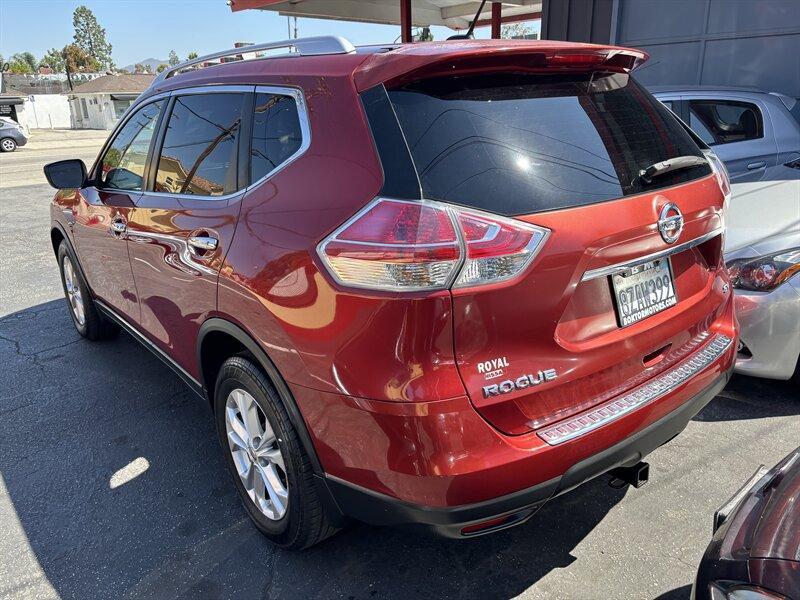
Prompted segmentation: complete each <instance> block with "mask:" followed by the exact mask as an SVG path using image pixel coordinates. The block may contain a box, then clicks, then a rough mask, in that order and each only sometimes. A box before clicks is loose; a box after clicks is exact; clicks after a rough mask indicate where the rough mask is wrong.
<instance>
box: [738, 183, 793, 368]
mask: <svg viewBox="0 0 800 600" xmlns="http://www.w3.org/2000/svg"><path fill="white" fill-rule="evenodd" d="M798 202H800V196H798ZM798 206H799V207H800V204H798ZM798 210H800V208H799V209H798ZM725 258H726V264H727V266H728V273H729V274H730V277H731V284H732V285H733V287H734V289H735V307H736V316H737V318H738V319H739V324H740V325H741V338H740V341H741V346H740V348H739V352H738V355H737V359H736V370H737V371H739V372H741V373H745V374H747V375H755V376H757V377H769V378H774V379H789V378H790V377H792V375H793V374H794V375H795V377H797V378H798V379H800V363H799V362H798V357H799V356H800V231H791V232H789V233H784V234H779V235H775V236H772V237H769V238H767V239H765V240H762V241H759V242H757V243H754V244H750V245H747V246H745V247H743V248H741V249H739V250H737V251H735V252H732V253H729V254H728V255H726V257H725Z"/></svg>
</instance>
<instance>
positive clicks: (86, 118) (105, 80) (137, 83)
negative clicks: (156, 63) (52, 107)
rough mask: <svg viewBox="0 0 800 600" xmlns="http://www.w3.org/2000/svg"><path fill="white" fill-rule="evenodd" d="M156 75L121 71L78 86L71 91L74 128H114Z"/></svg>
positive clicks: (70, 101) (70, 99)
mask: <svg viewBox="0 0 800 600" xmlns="http://www.w3.org/2000/svg"><path fill="white" fill-rule="evenodd" d="M153 79H155V75H147V74H139V73H121V74H117V75H104V76H103V77H98V78H97V79H93V80H91V81H87V82H86V83H83V84H81V85H79V86H76V87H75V89H73V90H72V92H70V93H69V103H70V111H71V113H72V127H74V128H76V129H113V128H114V125H116V123H117V121H118V120H119V118H120V117H121V116H122V115H123V114H124V113H125V111H126V110H128V107H129V106H130V105H131V104H132V103H133V101H134V100H136V98H137V97H138V96H139V94H141V93H142V92H143V91H145V90H146V89H147V88H148V87H149V86H150V84H151V83H152V82H153Z"/></svg>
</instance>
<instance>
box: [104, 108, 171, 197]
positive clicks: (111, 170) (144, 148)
mask: <svg viewBox="0 0 800 600" xmlns="http://www.w3.org/2000/svg"><path fill="white" fill-rule="evenodd" d="M163 106H164V101H163V100H158V101H156V102H151V103H150V104H148V105H146V106H143V107H142V108H140V109H139V110H138V111H137V112H136V113H135V114H134V115H133V116H132V117H131V118H130V119H128V120H127V122H126V123H125V125H123V126H122V129H120V131H119V133H118V134H117V137H115V138H114V141H112V142H111V145H110V146H109V147H108V150H106V153H105V154H104V155H103V160H102V161H100V183H101V187H104V188H112V189H118V190H126V191H140V190H141V189H142V183H143V177H144V166H145V163H146V162H147V153H148V151H149V150H150V142H151V140H152V139H153V132H154V131H155V128H156V122H157V121H158V115H159V114H161V109H162V108H163Z"/></svg>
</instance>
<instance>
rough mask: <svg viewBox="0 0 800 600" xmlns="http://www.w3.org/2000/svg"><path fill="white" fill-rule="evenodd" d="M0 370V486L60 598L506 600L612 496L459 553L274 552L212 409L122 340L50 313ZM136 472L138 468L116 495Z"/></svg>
mask: <svg viewBox="0 0 800 600" xmlns="http://www.w3.org/2000/svg"><path fill="white" fill-rule="evenodd" d="M0 360H2V364H3V365H4V369H5V375H4V377H3V379H2V383H0V397H1V398H2V399H3V400H2V404H0V417H2V418H0V439H2V440H3V451H2V454H0V474H1V475H2V478H3V481H4V483H5V486H6V488H7V491H8V495H9V497H10V503H11V504H12V505H13V510H14V511H15V512H16V517H17V519H18V521H19V523H20V525H21V530H22V533H24V536H25V538H27V539H26V542H25V543H27V545H28V546H29V547H30V548H31V550H32V551H33V553H34V554H35V557H36V560H37V561H38V563H39V565H40V567H41V569H42V571H43V574H44V576H45V577H46V578H47V579H48V581H49V584H50V585H51V586H52V587H53V588H54V589H55V591H56V592H57V593H58V594H60V595H61V596H62V597H63V598H111V597H113V598H126V597H170V598H174V597H184V598H215V597H233V596H238V597H243V598H254V597H260V598H266V597H276V598H277V597H280V598H310V597H326V598H327V597H343V598H354V599H355V598H385V597H390V596H391V597H417V596H420V595H425V596H431V595H433V596H439V597H443V598H447V597H478V596H479V597H482V598H488V597H497V598H506V597H511V596H514V595H517V594H519V593H521V592H523V591H524V590H526V589H527V588H529V587H530V586H531V585H532V584H534V583H535V582H536V581H537V580H538V579H540V578H541V577H542V576H544V575H545V574H547V573H548V572H550V571H551V570H552V569H556V568H562V567H566V566H567V565H569V564H570V563H571V562H572V561H573V560H574V558H573V557H572V556H571V555H570V551H571V550H572V549H573V548H574V547H575V545H576V544H577V543H578V542H580V541H581V540H582V539H583V538H584V537H585V536H586V535H587V534H588V533H589V532H590V531H591V530H592V529H593V528H594V527H595V526H596V524H597V523H598V522H599V521H600V520H602V519H603V517H604V516H605V515H606V513H607V512H608V511H609V509H610V508H611V507H612V506H614V505H615V504H616V503H617V502H619V501H620V500H621V498H622V497H623V496H624V493H623V492H620V491H615V490H612V489H611V488H609V487H608V486H607V485H606V484H605V482H604V481H599V480H598V481H596V482H594V483H591V484H589V485H587V486H584V487H583V488H581V489H580V490H578V491H576V492H574V493H572V494H569V495H567V496H566V497H564V498H562V499H560V500H558V501H557V502H554V503H552V504H550V505H549V506H546V507H545V508H544V509H542V511H541V512H540V514H539V515H538V518H535V519H534V520H532V521H531V522H529V523H528V524H527V525H525V526H523V527H519V528H517V529H514V530H512V531H508V532H505V533H500V534H497V535H494V536H489V537H482V538H477V539H475V540H470V541H464V542H458V541H449V540H444V539H438V538H433V537H427V536H423V535H416V534H410V533H406V532H403V531H399V530H393V529H381V528H372V527H368V526H363V525H361V526H355V527H353V528H352V529H350V530H349V531H346V532H344V533H342V534H340V535H338V536H337V537H335V538H333V539H332V540H329V541H328V542H326V543H325V544H323V545H321V546H319V547H317V548H314V549H312V550H310V551H307V552H304V553H301V554H297V553H288V552H283V551H276V550H275V549H274V547H273V546H271V545H270V544H269V543H268V542H266V541H265V540H264V539H263V538H262V537H261V536H260V535H259V534H258V533H257V532H256V531H255V530H254V529H253V528H252V527H251V526H250V524H249V522H248V521H247V520H246V518H245V514H244V511H243V509H242V508H241V506H240V505H239V502H238V499H237V497H236V495H235V492H234V488H233V486H232V485H231V484H230V482H229V480H228V475H227V473H226V472H225V470H224V466H223V462H222V460H221V455H220V451H219V447H218V444H217V441H216V438H215V432H214V428H213V423H212V420H211V414H210V411H209V409H208V408H207V407H206V406H205V405H204V403H203V401H202V400H200V399H199V398H197V397H195V396H194V395H192V393H191V392H190V391H188V390H187V389H186V388H185V387H184V386H183V384H182V383H181V382H180V381H179V380H178V379H177V378H176V377H175V376H173V375H172V373H171V372H169V371H168V370H167V369H166V367H164V366H163V365H162V364H161V363H160V362H159V361H158V360H157V359H156V358H155V357H152V356H151V355H150V354H149V353H148V352H147V351H146V350H144V349H143V348H141V347H140V346H138V345H137V344H136V343H135V342H134V341H133V340H132V339H131V338H130V337H129V336H127V335H124V334H122V335H120V336H119V338H118V339H117V340H114V341H111V342H103V343H90V342H86V341H84V340H82V339H80V338H79V337H78V336H77V334H76V333H75V332H74V330H73V329H72V325H71V323H70V321H69V317H68V315H67V312H66V310H65V307H64V305H63V301H62V300H59V301H53V302H48V303H45V304H42V305H39V306H36V307H33V308H30V309H27V310H23V311H20V312H17V313H14V314H12V315H9V316H7V317H5V318H2V319H0ZM137 459H139V460H137ZM141 459H145V460H146V461H147V462H146V463H144V462H143V461H142V460H141ZM133 461H136V463H135V464H136V465H139V466H141V465H143V464H146V465H149V466H148V468H147V470H145V471H144V472H143V473H141V474H140V475H138V476H137V477H135V478H134V479H132V480H130V481H128V482H127V483H124V484H122V485H119V486H118V487H115V488H113V489H112V485H111V480H112V476H113V475H114V474H115V473H117V472H118V471H119V470H120V469H124V468H125V467H126V466H127V465H130V464H131V463H132V462H133ZM118 478H119V475H118V476H117V477H115V478H114V480H115V481H116V480H117V479H118ZM122 479H123V480H124V479H125V478H124V477H123V478H122ZM12 567H13V564H12ZM2 593H8V594H11V595H13V593H14V590H13V589H8V588H6V589H5V590H0V594H2Z"/></svg>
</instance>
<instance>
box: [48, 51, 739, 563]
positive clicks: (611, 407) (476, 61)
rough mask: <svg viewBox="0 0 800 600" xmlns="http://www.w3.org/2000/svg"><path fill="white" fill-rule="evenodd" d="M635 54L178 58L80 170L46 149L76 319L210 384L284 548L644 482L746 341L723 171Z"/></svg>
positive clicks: (222, 428) (477, 522) (505, 519)
mask: <svg viewBox="0 0 800 600" xmlns="http://www.w3.org/2000/svg"><path fill="white" fill-rule="evenodd" d="M280 48H284V49H285V50H286V52H285V53H284V54H277V55H276V51H278V50H279V49H280ZM645 59H646V55H645V54H643V53H642V52H638V51H635V50H630V49H626V48H618V47H612V46H595V45H586V44H571V43H561V42H548V41H544V42H530V41H491V42H488V41H480V42H479V41H474V40H464V41H447V42H441V43H420V44H411V45H398V46H386V47H369V48H354V47H353V46H352V45H351V44H350V43H348V42H347V41H346V40H343V39H341V38H336V37H319V38H309V39H305V40H291V41H287V42H280V43H275V44H262V45H259V46H252V47H248V48H246V49H241V48H240V49H237V50H232V51H230V52H220V53H218V54H215V55H211V56H207V57H203V58H200V59H197V60H196V61H191V62H189V63H185V64H183V65H180V66H178V67H175V68H172V69H169V70H168V71H166V72H165V73H163V74H162V75H161V76H160V77H159V78H158V79H156V81H155V82H154V83H153V85H152V86H151V88H150V89H149V90H147V91H146V92H145V93H144V94H142V96H141V97H140V98H139V99H138V100H137V101H136V103H135V104H134V105H133V106H132V107H131V108H130V109H129V111H128V112H127V113H126V114H125V115H124V117H123V118H122V119H121V120H120V122H119V124H118V126H117V128H116V129H115V131H114V132H113V133H112V134H111V136H110V138H109V140H108V142H107V143H106V145H105V147H104V148H103V150H102V151H101V153H100V156H99V158H98V159H97V162H96V163H95V164H94V166H93V167H92V168H91V169H90V170H89V171H88V172H87V169H86V167H85V166H84V165H83V163H82V162H80V161H61V162H59V163H53V164H50V165H48V166H47V167H45V171H46V174H47V177H48V180H49V181H50V183H51V184H52V185H53V186H54V187H56V188H58V189H59V192H58V194H57V195H56V197H55V200H54V202H53V204H52V229H51V236H52V243H53V249H54V251H55V252H56V255H57V257H58V264H59V267H60V270H61V275H62V279H63V284H64V290H65V293H66V296H67V299H68V301H69V306H70V309H71V314H72V319H73V321H74V322H75V326H76V327H77V329H78V331H79V332H80V333H81V334H82V335H83V336H85V337H87V338H88V339H91V340H95V339H100V338H103V337H106V336H109V335H113V334H114V333H115V331H116V330H117V329H118V328H120V327H121V328H123V329H125V330H126V331H128V332H129V333H130V334H131V335H133V336H134V337H135V338H136V339H137V340H139V341H140V342H141V343H142V344H144V345H145V346H147V347H148V348H149V349H150V350H152V351H153V352H155V354H157V355H158V356H159V357H160V358H161V359H163V360H164V362H166V363H167V364H168V365H169V366H170V367H172V369H174V370H175V371H176V372H177V374H178V375H179V376H180V377H182V378H183V379H184V380H185V381H186V383H188V385H190V386H191V387H192V389H194V390H195V391H196V392H197V393H198V394H199V395H201V396H202V397H204V398H207V399H208V401H209V402H210V403H211V405H212V406H213V409H214V414H215V418H216V423H217V429H218V432H219V437H220V441H221V443H222V447H223V453H224V455H225V460H226V462H227V465H228V467H229V468H230V470H231V474H232V477H233V481H234V483H235V485H236V488H237V489H238V491H239V494H240V495H241V497H242V500H243V502H244V506H245V508H246V509H247V512H248V513H249V515H250V516H251V517H252V519H253V521H254V522H255V524H256V526H257V527H258V528H259V529H260V530H261V531H262V532H264V533H265V534H266V535H267V536H268V537H269V538H270V539H271V540H273V541H274V542H276V543H277V544H280V545H282V546H286V547H291V548H303V547H307V546H310V545H312V544H314V543H316V542H319V541H320V540H322V539H324V538H325V537H327V536H328V535H330V534H331V533H332V532H334V531H336V530H337V529H338V528H340V527H342V526H343V525H344V524H345V523H346V522H347V521H348V520H349V519H351V518H352V519H358V520H362V521H366V522H367V523H373V524H383V525H386V524H393V525H407V526H416V527H422V528H427V529H431V530H434V531H437V532H439V533H441V534H444V535H447V536H452V537H468V536H474V535H479V534H483V533H488V532H490V531H496V530H499V529H504V528H507V527H511V526H513V525H517V524H519V523H522V522H524V521H525V520H527V519H528V518H529V517H530V516H531V515H532V514H533V513H534V512H535V511H536V509H537V508H538V507H539V506H541V505H542V503H543V502H545V501H547V500H548V499H550V498H553V497H555V496H557V495H559V494H562V493H564V492H566V491H567V490H570V489H572V488H574V487H575V486H577V485H579V484H580V483H582V482H584V481H587V480H588V479H591V478H593V477H595V476H597V475H600V474H603V473H607V472H613V474H614V475H615V476H617V477H618V478H620V479H622V480H623V481H625V482H628V483H633V484H635V485H639V484H641V483H642V482H643V481H644V480H646V478H647V465H646V463H643V462H642V458H643V457H644V456H645V455H647V454H648V453H649V452H651V451H652V450H654V449H655V448H657V447H659V446H660V445H662V444H664V443H665V442H667V441H668V440H670V439H671V438H673V437H674V436H675V435H677V434H678V433H679V432H680V431H681V430H682V429H683V428H684V427H685V426H686V424H687V422H688V421H689V420H690V419H691V418H692V417H693V416H694V415H695V414H696V413H697V412H698V411H699V410H700V409H701V408H702V407H703V406H704V405H705V404H706V403H707V402H708V401H709V400H710V399H711V398H713V397H714V395H716V394H717V393H718V392H719V391H720V390H721V389H722V388H723V386H724V385H725V383H726V381H727V379H728V376H729V373H730V369H731V365H732V361H733V358H734V354H735V350H736V344H737V339H736V338H737V333H736V325H735V322H734V318H733V312H732V303H731V291H730V287H729V283H728V280H727V275H726V271H725V268H724V265H723V263H722V236H723V227H724V206H725V203H726V200H727V196H728V193H729V188H728V180H727V174H726V173H725V171H724V167H723V166H722V165H721V164H720V162H719V161H718V160H717V159H716V157H715V156H714V155H713V154H712V153H710V152H709V151H708V150H707V148H704V147H702V142H700V141H699V140H697V139H696V138H695V137H693V134H691V132H690V131H689V130H687V128H686V127H685V126H684V125H683V124H682V123H681V122H680V121H679V120H678V119H677V118H676V117H674V116H673V115H672V113H670V112H669V111H668V110H667V109H666V108H664V107H663V106H662V105H661V104H660V103H659V102H658V101H656V100H654V99H653V97H652V96H651V95H650V94H649V93H648V92H647V91H645V90H644V89H643V88H642V86H641V85H639V84H638V83H637V82H636V81H635V79H634V78H633V77H632V76H631V74H630V73H631V71H632V70H633V69H634V67H636V66H637V65H638V64H639V63H640V62H642V61H643V60H645Z"/></svg>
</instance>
